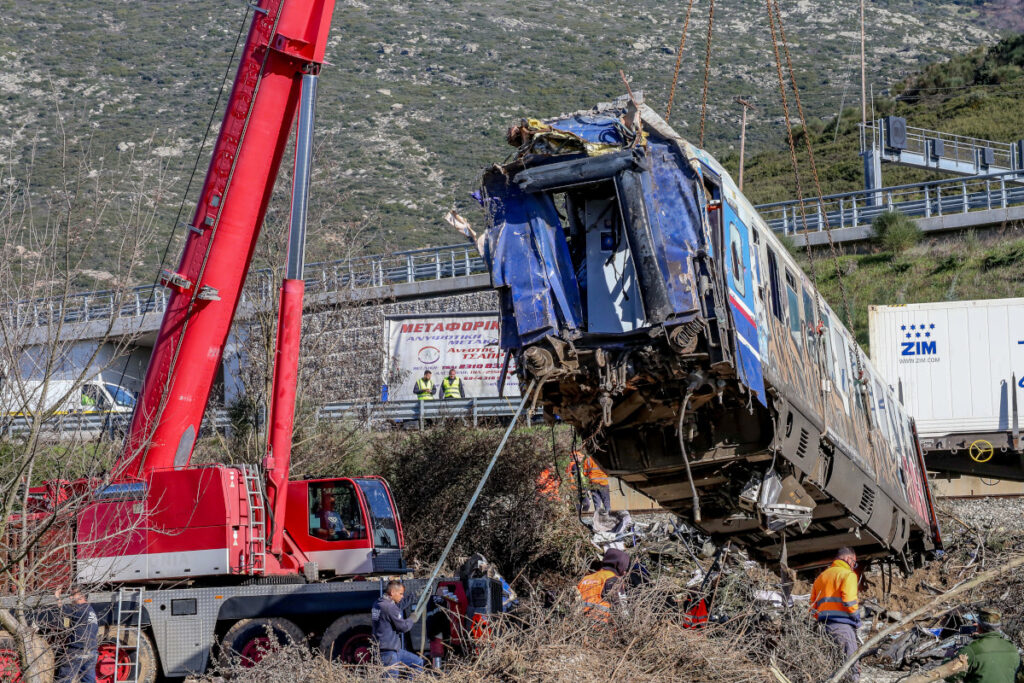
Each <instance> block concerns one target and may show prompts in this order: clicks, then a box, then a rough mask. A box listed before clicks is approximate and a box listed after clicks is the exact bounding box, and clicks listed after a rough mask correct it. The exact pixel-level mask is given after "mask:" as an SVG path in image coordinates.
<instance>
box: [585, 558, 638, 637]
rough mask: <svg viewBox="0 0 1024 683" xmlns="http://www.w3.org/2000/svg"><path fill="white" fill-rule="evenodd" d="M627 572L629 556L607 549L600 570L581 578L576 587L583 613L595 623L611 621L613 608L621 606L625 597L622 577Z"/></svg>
mask: <svg viewBox="0 0 1024 683" xmlns="http://www.w3.org/2000/svg"><path fill="white" fill-rule="evenodd" d="M628 571H629V555H627V554H626V553H625V551H622V550H617V549H615V548H609V549H608V550H606V551H605V552H604V558H603V559H602V560H601V568H600V569H599V570H598V571H596V572H594V573H592V574H588V575H586V576H584V577H583V579H582V580H581V581H580V582H579V583H578V584H577V585H576V590H577V591H579V594H580V599H581V600H582V601H583V613H584V614H586V615H588V616H590V617H593V618H594V619H595V620H597V621H601V622H605V623H607V622H609V621H611V613H612V607H613V606H621V605H622V604H623V603H624V600H625V595H624V593H623V588H624V587H625V586H624V584H623V582H622V577H624V576H625V575H626V572H628Z"/></svg>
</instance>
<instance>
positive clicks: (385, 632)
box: [370, 581, 424, 678]
mask: <svg viewBox="0 0 1024 683" xmlns="http://www.w3.org/2000/svg"><path fill="white" fill-rule="evenodd" d="M404 598H405V586H403V585H402V582H401V581H389V582H388V585H387V587H386V588H385V589H384V594H383V595H382V596H380V597H379V598H377V602H375V603H373V609H371V610H370V623H371V624H372V626H373V639H374V640H375V641H377V647H378V649H379V650H380V663H381V664H383V665H384V666H385V667H387V670H386V671H385V673H384V678H396V677H398V676H399V675H400V674H401V673H402V669H403V668H408V669H409V670H410V673H411V675H415V674H418V673H420V672H421V671H423V664H424V661H423V658H422V657H420V656H419V655H418V654H416V653H414V652H409V651H408V650H406V649H405V634H406V633H408V632H409V631H410V630H411V629H412V627H413V625H415V623H416V622H415V621H414V620H413V619H412V617H409V618H403V617H402V609H403V607H404V606H405V605H404V602H405V600H404Z"/></svg>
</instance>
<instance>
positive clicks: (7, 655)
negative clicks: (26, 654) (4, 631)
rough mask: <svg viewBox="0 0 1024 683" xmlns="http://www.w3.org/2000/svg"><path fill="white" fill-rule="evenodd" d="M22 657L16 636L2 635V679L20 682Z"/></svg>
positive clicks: (0, 663)
mask: <svg viewBox="0 0 1024 683" xmlns="http://www.w3.org/2000/svg"><path fill="white" fill-rule="evenodd" d="M21 680H22V676H21V658H20V657H19V656H18V646H17V643H15V642H14V638H11V637H10V636H3V635H0V681H10V682H11V683H20V682H21Z"/></svg>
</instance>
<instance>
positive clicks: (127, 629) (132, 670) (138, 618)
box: [114, 587, 146, 683]
mask: <svg viewBox="0 0 1024 683" xmlns="http://www.w3.org/2000/svg"><path fill="white" fill-rule="evenodd" d="M145 590H146V589H145V588H141V587H134V588H130V587H121V588H120V589H119V590H118V591H117V615H116V619H115V621H114V623H115V625H116V629H117V633H116V637H115V638H114V682H115V683H138V680H139V644H140V643H141V642H142V593H143V592H144V591H145ZM129 643H132V644H131V645H129ZM122 652H124V653H126V654H128V657H129V659H130V660H131V665H130V666H129V667H128V676H127V677H125V678H122V677H121V675H120V674H121V653H122Z"/></svg>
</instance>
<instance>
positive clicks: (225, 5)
mask: <svg viewBox="0 0 1024 683" xmlns="http://www.w3.org/2000/svg"><path fill="white" fill-rule="evenodd" d="M857 7H858V4H857V3H856V2H843V3H827V4H823V3H811V2H806V1H805V0H799V1H797V2H786V3H783V15H784V18H785V22H786V28H787V32H788V35H789V38H790V41H791V45H792V49H793V56H794V60H795V62H796V68H797V69H798V71H799V80H800V81H801V85H802V86H804V87H805V88H806V92H807V96H806V103H807V106H808V107H809V108H810V110H811V112H812V113H813V114H814V115H815V116H826V115H828V113H829V112H835V111H836V110H837V109H838V107H839V103H840V101H841V100H842V97H843V92H844V91H845V90H847V89H848V90H849V92H848V93H847V101H848V102H849V101H852V99H851V98H852V97H853V90H854V84H855V83H856V78H855V72H856V55H857V51H858V39H857V37H858V34H857ZM996 9H998V7H997V5H990V4H989V3H985V2H982V3H980V4H978V3H977V2H974V3H965V4H953V3H950V2H945V1H943V0H900V1H897V0H878V1H876V2H870V3H869V6H868V14H867V20H868V22H869V24H870V27H869V32H870V42H869V47H868V51H869V60H870V73H869V77H870V79H871V81H872V83H874V84H875V86H876V89H877V90H881V89H883V88H885V87H886V86H887V85H888V84H890V83H891V82H893V81H896V80H899V79H900V78H902V77H904V76H905V75H906V74H907V73H908V72H911V71H914V70H917V69H919V68H920V67H921V66H922V65H923V64H925V63H927V62H930V61H933V60H935V59H937V58H940V57H943V56H946V55H949V54H954V53H961V52H964V51H967V50H969V49H970V48H972V47H974V46H977V45H979V44H984V43H987V42H991V41H992V40H993V39H994V34H995V33H996V32H998V31H999V30H1001V28H1002V26H1004V25H1005V12H1004V13H1003V14H1000V13H999V12H997V11H996ZM707 10H708V5H707V3H706V2H696V3H694V11H693V18H692V20H691V22H690V31H689V39H688V41H687V46H686V49H685V53H684V55H683V59H682V73H681V77H680V92H679V95H678V96H677V100H676V107H675V110H674V112H673V117H672V118H673V123H674V124H676V125H677V126H679V127H680V128H681V129H683V130H684V131H687V132H688V133H689V135H690V136H691V137H693V138H697V137H698V133H697V129H698V127H699V112H700V100H701V84H702V82H703V65H704V54H705V47H706V44H705V36H706V32H707ZM245 11H246V10H245V6H244V4H241V5H240V4H238V3H229V2H222V1H218V2H214V0H193V1H192V2H190V3H188V5H187V7H185V6H182V5H181V4H176V3H162V2H156V1H155V0H138V1H136V2H130V3H126V2H121V1H119V0H93V1H92V2H89V3H88V4H83V3H70V4H69V3H59V4H58V3H57V2H55V0H33V1H31V2H30V1H28V0H12V1H11V2H7V3H5V6H4V22H3V27H2V28H0V119H2V120H3V121H4V122H5V124H6V125H5V126H4V127H3V129H0V149H2V150H3V155H2V156H3V163H4V164H5V166H6V168H4V169H3V173H4V176H5V178H6V185H7V186H8V187H14V188H17V191H18V192H22V191H24V190H25V188H26V187H29V189H28V192H29V193H30V196H31V197H32V198H33V199H34V202H35V204H36V206H37V208H39V207H44V206H45V205H47V204H48V203H50V200H51V199H52V197H51V196H50V194H51V192H52V188H53V187H55V186H57V185H59V184H61V178H62V172H61V169H62V168H64V169H65V173H66V170H67V169H68V168H71V169H75V168H81V169H84V173H83V176H84V177H86V178H98V179H101V180H102V179H103V178H107V177H109V179H110V183H108V186H106V187H105V190H104V191H106V192H108V193H115V192H117V191H120V190H119V188H118V187H117V186H116V183H115V180H118V181H119V179H121V178H124V177H129V178H131V179H132V180H134V181H136V182H138V181H139V180H140V179H145V180H146V181H147V182H149V184H150V186H149V187H148V188H147V187H142V188H141V190H142V191H147V190H148V191H149V192H150V193H151V195H152V200H151V201H152V203H153V207H152V208H153V210H155V211H156V212H157V214H158V218H159V220H158V221H157V222H158V224H159V225H160V230H161V231H162V233H163V234H164V235H166V233H167V232H168V231H169V230H170V227H171V224H172V223H173V216H174V213H175V211H176V210H177V207H178V204H179V202H180V200H181V195H182V193H183V191H184V186H185V181H186V180H187V178H188V173H189V171H190V170H191V167H192V164H193V163H194V159H195V156H196V153H197V150H198V149H199V143H200V140H201V139H202V136H203V133H204V130H205V127H206V122H207V120H208V119H209V117H210V114H211V110H213V108H214V102H215V101H216V96H217V91H218V87H219V85H220V83H221V79H222V77H223V74H224V73H225V69H226V67H227V66H228V61H229V57H230V55H231V51H232V47H233V45H234V41H235V39H236V36H237V35H238V31H239V27H240V24H241V22H242V21H243V18H244V17H243V15H244V14H245ZM684 16H685V4H684V3H676V4H673V5H666V4H665V3H662V2H657V1H656V0H638V1H637V2H634V3H631V4H629V5H628V6H627V5H622V4H621V3H618V2H612V1H611V0H595V1H591V2H585V3H584V2H579V1H576V0H573V1H566V2H560V3H545V2H539V1H538V0H517V1H516V2H512V1H509V0H480V1H473V2H469V1H467V0H446V1H438V2H430V3H423V2H406V1H403V0H398V1H396V2H391V3H369V2H362V1H360V0H341V1H340V2H339V3H338V6H337V9H336V12H335V19H334V28H333V32H332V36H331V39H330V46H329V49H328V54H327V59H328V60H329V62H330V66H329V67H328V68H326V69H325V71H324V76H323V78H322V85H321V90H320V102H319V112H318V122H319V124H320V128H319V131H320V132H319V136H320V137H319V152H318V161H317V176H316V178H315V187H314V192H315V193H316V194H317V196H318V197H319V201H320V203H321V207H320V208H321V211H320V214H319V215H318V224H317V225H316V226H315V229H314V230H313V240H314V253H315V254H316V255H317V257H323V258H330V257H332V256H337V255H340V254H341V253H342V252H343V251H344V249H345V248H351V247H352V246H353V245H352V240H351V239H349V240H347V241H346V240H344V239H341V238H339V237H338V234H339V233H344V234H350V233H351V231H352V229H353V228H355V229H356V234H357V235H358V239H357V240H356V242H357V244H356V245H355V246H356V247H358V248H363V249H370V250H378V249H383V248H396V247H414V246H421V245H425V244H431V243H437V242H443V241H448V240H450V239H451V238H452V237H451V236H450V234H449V233H447V232H446V228H445V227H443V226H442V223H441V222H440V220H439V216H440V214H441V212H442V210H444V209H447V208H449V207H450V206H451V205H452V204H457V205H460V206H463V207H464V208H471V204H472V202H471V200H469V199H468V196H467V195H468V192H469V191H470V190H472V189H473V187H474V184H475V181H476V179H477V178H478V176H479V173H480V170H481V169H482V168H483V167H484V166H485V165H487V164H488V163H492V162H494V161H496V160H501V159H502V158H503V157H504V155H505V153H506V150H507V148H506V147H505V144H504V140H503V135H504V129H505V127H506V126H507V124H508V123H509V122H510V121H512V120H514V119H516V118H517V117H521V116H526V115H552V114H558V113H561V112H564V111H566V110H571V109H574V108H582V107H589V106H590V105H592V104H593V103H594V102H596V101H600V100H604V99H607V98H609V97H611V96H614V95H617V94H620V93H621V92H622V91H623V90H624V85H623V83H622V81H621V79H620V77H619V69H622V70H624V71H625V73H626V75H627V77H628V78H629V80H630V81H631V83H632V85H633V87H634V88H643V89H644V90H645V91H646V92H647V96H648V101H650V102H652V103H654V104H655V105H656V106H657V107H658V108H661V107H663V106H664V103H665V102H666V100H667V93H668V89H669V84H670V82H671V77H672V68H673V65H674V63H675V60H676V55H675V52H676V48H677V45H678V42H679V36H680V33H681V31H682V26H683V22H684ZM711 55H712V58H711V87H710V92H709V96H708V122H707V146H708V147H709V148H710V149H711V150H713V151H715V152H716V153H719V154H723V153H727V152H728V150H730V149H731V148H733V147H734V146H735V140H736V137H737V132H738V131H737V127H738V126H737V122H738V113H739V112H738V106H737V105H735V104H734V103H733V99H734V97H735V96H737V95H745V96H747V97H749V98H751V99H752V100H753V102H754V103H755V104H756V105H757V106H758V109H757V111H756V112H755V113H754V116H753V119H752V121H751V129H750V138H751V140H752V145H753V146H754V147H755V148H756V147H757V146H758V145H764V144H765V143H766V142H768V141H771V140H776V141H777V139H778V132H779V131H778V129H779V126H778V123H779V115H780V107H779V106H778V104H777V101H778V97H777V94H776V93H775V87H776V86H775V81H774V73H773V70H772V69H771V68H770V65H771V61H770V60H771V43H770V38H769V32H768V29H767V26H766V19H765V10H764V7H763V6H762V5H760V4H759V3H754V2H742V3H740V2H737V3H718V5H717V6H716V7H715V13H714V33H713V41H712V51H711ZM848 86H849V88H848ZM221 106H223V101H221ZM214 120H215V121H217V120H219V114H218V115H217V116H216V117H215V119H214ZM58 121H59V122H60V125H59V126H58V125H57V124H58ZM62 160H63V161H64V162H65V163H63V164H62ZM204 168H205V161H203V162H202V163H200V166H199V170H200V177H201V173H202V171H203V169H204ZM114 170H118V171H120V172H121V175H117V174H115V173H114ZM105 174H107V175H105ZM30 177H31V186H28V185H27V184H26V183H27V179H29V178H30ZM198 184H199V182H198V180H197V182H196V183H195V184H194V185H193V192H194V191H195V189H196V186H197V185H198ZM143 185H145V183H143ZM154 186H155V187H154ZM98 188H99V185H97V188H95V189H94V191H95V192H100V190H99V189H98ZM135 189H136V190H139V189H140V188H138V187H136V188H135ZM279 204H280V203H279ZM284 204H285V206H286V205H287V202H284ZM467 205H470V206H467ZM186 206H187V204H186ZM188 213H189V212H188V210H186V215H187V214H188ZM97 221H98V222H99V223H100V224H101V225H104V224H110V223H111V222H110V220H109V217H107V218H104V217H98V218H97ZM158 241H159V242H160V243H161V244H162V242H163V240H162V239H161V240H158ZM342 242H345V244H341V243H342ZM175 253H177V250H176V249H175V248H172V249H171V254H172V256H171V260H174V256H173V254H175ZM100 257H102V254H101V255H99V257H98V261H99V263H97V264H96V265H97V266H98V270H100V271H102V269H103V268H102V265H103V264H102V258H100ZM149 258H151V259H152V260H153V261H154V263H155V261H156V260H157V259H158V250H157V249H156V248H155V247H154V248H153V249H152V254H151V256H150V257H149Z"/></svg>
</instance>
